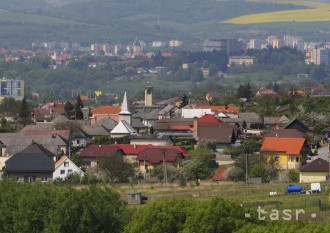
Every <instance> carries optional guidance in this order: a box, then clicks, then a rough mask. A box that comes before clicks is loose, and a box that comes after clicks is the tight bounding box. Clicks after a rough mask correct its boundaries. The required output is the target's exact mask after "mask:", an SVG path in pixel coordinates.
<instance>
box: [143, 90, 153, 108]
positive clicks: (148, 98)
mask: <svg viewBox="0 0 330 233" xmlns="http://www.w3.org/2000/svg"><path fill="white" fill-rule="evenodd" d="M152 91H153V87H152V86H147V87H146V89H145V90H144V105H145V106H152Z"/></svg>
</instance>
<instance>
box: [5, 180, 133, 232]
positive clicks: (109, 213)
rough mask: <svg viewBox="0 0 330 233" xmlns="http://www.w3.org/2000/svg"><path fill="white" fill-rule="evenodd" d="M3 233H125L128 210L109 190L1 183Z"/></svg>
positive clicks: (116, 194)
mask: <svg viewBox="0 0 330 233" xmlns="http://www.w3.org/2000/svg"><path fill="white" fill-rule="evenodd" d="M0 190H1V192H0V232H19V233H25V232H26V233H31V232H63V233H65V232H67V233H74V232H90V233H92V232H95V233H99V232H113V233H116V232H122V231H123V228H124V225H125V215H126V214H127V213H128V211H127V210H126V209H125V206H124V203H123V202H122V201H121V200H120V198H119V194H118V193H115V192H113V191H112V190H110V189H107V188H96V187H93V186H91V187H90V188H88V189H81V190H78V189H74V188H70V187H67V186H66V187H57V186H54V185H44V184H22V183H16V182H9V181H2V182H0Z"/></svg>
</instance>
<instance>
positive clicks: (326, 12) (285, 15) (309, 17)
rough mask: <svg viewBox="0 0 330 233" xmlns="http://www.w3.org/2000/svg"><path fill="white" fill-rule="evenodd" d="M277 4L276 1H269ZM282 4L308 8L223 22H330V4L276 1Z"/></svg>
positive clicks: (246, 16)
mask: <svg viewBox="0 0 330 233" xmlns="http://www.w3.org/2000/svg"><path fill="white" fill-rule="evenodd" d="M268 2H275V1H268ZM276 2H277V3H281V4H294V5H300V6H305V7H308V8H306V9H300V10H284V11H275V12H269V13H260V14H251V15H245V16H240V17H236V18H232V19H229V20H227V21H223V22H222V23H230V24H257V23H273V22H326V21H330V4H329V3H321V2H307V1H276Z"/></svg>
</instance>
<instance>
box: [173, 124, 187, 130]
mask: <svg viewBox="0 0 330 233" xmlns="http://www.w3.org/2000/svg"><path fill="white" fill-rule="evenodd" d="M170 127H171V129H175V130H190V129H191V127H190V125H171V126H170Z"/></svg>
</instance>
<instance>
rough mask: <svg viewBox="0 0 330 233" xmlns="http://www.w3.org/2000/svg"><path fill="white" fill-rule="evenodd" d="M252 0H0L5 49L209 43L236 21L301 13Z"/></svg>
mask: <svg viewBox="0 0 330 233" xmlns="http://www.w3.org/2000/svg"><path fill="white" fill-rule="evenodd" d="M299 7H300V6H296V5H292V4H276V3H269V2H268V3H264V2H251V1H246V0H230V1H227V0H221V1H217V0H203V1H202V0H166V1H155V0H68V1H65V0H10V1H8V0H0V30H1V34H0V47H22V46H25V47H27V46H30V45H31V42H34V41H53V40H55V41H78V42H82V43H86V44H87V43H91V42H118V41H121V42H128V41H132V40H134V38H135V37H139V38H140V39H142V40H146V41H151V40H168V39H181V40H184V41H196V40H204V39H205V38H207V37H212V36H214V35H215V34H216V33H222V31H223V29H224V28H223V25H221V24H220V23H219V22H221V21H223V20H226V19H230V18H232V17H236V16H241V15H246V14H252V13H260V12H269V11H276V10H286V9H296V8H299Z"/></svg>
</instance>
